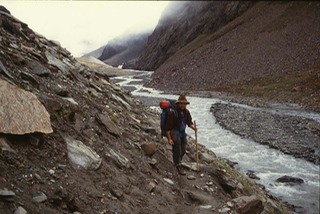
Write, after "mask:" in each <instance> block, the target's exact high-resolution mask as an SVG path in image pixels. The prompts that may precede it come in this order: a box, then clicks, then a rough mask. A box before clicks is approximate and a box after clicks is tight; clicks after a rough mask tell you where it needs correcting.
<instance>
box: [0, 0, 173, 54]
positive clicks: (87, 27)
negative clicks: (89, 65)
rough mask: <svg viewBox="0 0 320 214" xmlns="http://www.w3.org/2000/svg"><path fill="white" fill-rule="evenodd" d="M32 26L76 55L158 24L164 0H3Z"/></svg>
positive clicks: (0, 2)
mask: <svg viewBox="0 0 320 214" xmlns="http://www.w3.org/2000/svg"><path fill="white" fill-rule="evenodd" d="M0 4H1V5H4V6H5V7H6V8H7V9H8V10H10V12H11V14H12V15H14V16H15V17H17V18H18V19H20V20H21V21H23V22H25V23H27V24H28V25H29V27H30V28H31V29H33V30H34V31H36V32H38V33H40V34H42V35H44V36H46V37H47V38H48V39H51V40H56V41H59V42H60V43H61V45H62V46H63V47H65V48H67V49H68V50H69V51H71V53H72V54H73V55H74V56H81V55H82V54H84V53H87V52H90V51H92V50H94V49H96V48H99V47H101V46H102V45H105V44H107V42H108V41H109V40H111V39H113V38H114V37H117V36H119V35H121V34H123V33H125V32H126V33H128V32H131V31H132V32H134V31H136V32H139V31H144V30H146V29H153V28H155V26H156V24H157V22H158V20H159V17H160V15H161V12H162V11H163V9H164V8H165V6H166V5H167V4H168V2H164V1H0Z"/></svg>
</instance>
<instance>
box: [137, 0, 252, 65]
mask: <svg viewBox="0 0 320 214" xmlns="http://www.w3.org/2000/svg"><path fill="white" fill-rule="evenodd" d="M253 4H254V3H253V2H250V1H240V2H238V1H181V2H179V1H178V2H171V3H169V4H168V6H167V8H166V9H165V10H164V12H163V14H162V15H161V17H160V20H159V23H158V25H157V26H156V28H155V30H154V32H153V33H152V35H150V37H149V39H148V43H147V46H146V48H145V49H144V50H143V52H142V54H141V56H140V58H139V60H138V61H137V64H136V67H137V68H138V69H141V70H152V71H153V70H156V69H157V68H159V67H160V65H162V64H163V63H164V62H165V61H166V60H167V59H168V58H170V57H171V56H172V55H174V54H175V53H176V52H177V51H178V50H179V49H181V48H182V47H184V46H185V45H187V44H188V43H190V42H191V41H192V40H194V39H195V38H197V37H198V36H200V35H202V34H206V33H209V32H212V31H216V30H217V29H219V28H221V27H222V26H224V25H225V24H227V23H228V22H230V21H231V20H233V19H234V18H236V17H237V16H239V15H240V14H242V13H243V12H244V11H246V10H247V9H248V8H250V7H251V6H252V5H253Z"/></svg>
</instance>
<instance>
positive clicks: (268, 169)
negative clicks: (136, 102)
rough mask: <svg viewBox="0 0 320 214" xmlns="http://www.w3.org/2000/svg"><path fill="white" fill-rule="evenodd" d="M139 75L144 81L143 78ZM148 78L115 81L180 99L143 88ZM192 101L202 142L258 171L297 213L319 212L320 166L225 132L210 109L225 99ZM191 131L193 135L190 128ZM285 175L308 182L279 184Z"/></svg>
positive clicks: (277, 110)
mask: <svg viewBox="0 0 320 214" xmlns="http://www.w3.org/2000/svg"><path fill="white" fill-rule="evenodd" d="M139 75H140V76H141V79H139ZM146 75H147V73H146V72H140V74H138V75H128V76H119V77H114V78H113V79H114V80H115V81H116V82H117V84H118V85H120V86H122V87H131V88H133V87H134V88H133V90H132V92H131V93H132V94H133V95H134V96H138V97H148V98H156V99H157V100H158V101H160V99H162V98H169V99H177V97H178V96H177V95H172V94H164V93H162V92H161V91H157V90H154V89H152V88H145V87H143V86H142V78H145V76H146ZM158 101H157V102H158ZM188 101H189V102H190V105H188V109H189V110H190V112H191V114H192V116H193V119H194V120H196V121H197V126H198V141H199V143H201V144H202V145H204V146H206V147H207V148H208V149H210V150H212V151H213V152H214V153H215V154H216V155H218V156H220V157H224V158H227V159H229V160H231V161H234V162H237V163H238V165H237V169H238V170H239V171H240V172H242V173H244V174H245V173H246V172H247V171H248V170H252V171H254V172H256V173H255V174H256V175H257V176H258V177H259V178H260V180H257V181H256V182H257V183H260V184H262V185H263V186H265V187H266V189H267V190H268V191H269V192H270V193H271V194H272V195H274V196H276V197H278V198H280V199H282V200H283V201H286V202H288V203H290V204H293V205H295V206H297V207H301V208H298V209H297V210H296V212H297V213H308V214H318V213H319V188H320V184H319V170H320V169H319V166H318V165H315V164H313V163H310V162H308V161H305V160H303V159H297V158H294V157H292V156H290V155H286V154H284V153H282V152H280V151H278V150H275V149H271V148H269V147H267V146H264V145H260V144H258V143H256V142H254V141H252V140H250V139H246V138H241V137H240V136H238V135H236V134H233V133H232V132H230V131H228V130H226V129H223V128H222V127H221V126H220V125H219V124H218V123H216V119H215V117H214V115H213V114H212V113H211V112H210V107H211V105H212V104H214V103H217V102H222V103H224V102H226V101H224V100H221V99H214V98H200V97H192V96H188ZM233 104H234V105H239V106H242V107H244V108H252V109H255V110H264V111H269V112H272V113H274V114H281V115H295V116H299V117H305V118H310V119H313V120H315V121H318V122H320V114H319V113H312V112H304V111H298V110H294V109H285V108H281V107H279V106H278V107H274V108H270V109H267V108H263V109H262V108H261V109H259V108H256V107H251V106H247V105H242V104H237V103H233ZM153 108H157V106H153ZM187 132H189V133H190V134H192V133H193V132H192V131H191V130H190V129H189V130H187ZM319 143H320V142H319ZM284 175H289V176H293V177H299V178H302V179H303V180H304V183H303V184H299V185H295V186H288V185H285V184H281V183H277V182H275V180H276V179H277V178H279V177H281V176H284Z"/></svg>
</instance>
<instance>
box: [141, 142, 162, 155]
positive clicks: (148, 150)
mask: <svg viewBox="0 0 320 214" xmlns="http://www.w3.org/2000/svg"><path fill="white" fill-rule="evenodd" d="M157 147H158V146H157V144H156V143H144V144H142V145H141V149H142V150H143V152H144V153H145V154H146V155H147V156H152V155H153V154H154V153H155V152H156V151H157Z"/></svg>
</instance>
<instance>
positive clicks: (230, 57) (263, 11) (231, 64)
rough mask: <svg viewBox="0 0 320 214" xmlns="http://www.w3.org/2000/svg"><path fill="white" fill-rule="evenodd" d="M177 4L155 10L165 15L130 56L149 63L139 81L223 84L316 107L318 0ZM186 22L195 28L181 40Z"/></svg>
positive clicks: (174, 85) (176, 85)
mask: <svg viewBox="0 0 320 214" xmlns="http://www.w3.org/2000/svg"><path fill="white" fill-rule="evenodd" d="M177 4H178V3H177ZM181 4H182V5H183V4H185V5H186V6H185V7H182V9H179V11H178V12H176V13H177V14H181V15H180V16H177V17H176V16H169V17H166V16H165V15H163V17H162V19H163V20H170V21H166V22H165V21H160V22H159V24H158V26H157V27H156V29H155V31H154V32H153V34H152V35H151V36H150V37H149V41H148V45H147V47H146V48H145V49H144V51H143V53H142V54H141V56H140V58H139V61H138V62H137V67H138V68H140V69H143V70H155V72H154V74H153V76H152V80H151V82H150V83H148V84H147V86H151V87H155V88H159V89H162V90H216V91H227V92H231V93H235V94H242V95H246V96H247V95H248V96H260V97H267V98H268V99H274V100H276V101H281V102H296V103H299V104H301V105H303V106H306V107H310V108H311V109H314V110H320V104H319V103H320V98H319V97H320V90H319V89H320V79H319V78H320V74H319V72H320V69H319V68H320V58H319V55H320V42H319V35H320V24H319V20H320V13H319V10H320V4H319V3H318V2H257V3H255V4H253V5H252V4H250V3H244V2H224V3H221V2H210V3H209V2H207V3H202V4H200V3H199V5H200V6H199V7H200V8H201V5H207V7H206V10H205V11H202V10H200V9H199V10H196V9H193V10H191V9H189V8H190V7H191V6H188V5H193V4H194V5H197V4H198V3H197V2H190V3H181ZM242 4H245V6H243V7H242ZM249 6H250V7H249ZM226 8H229V9H228V10H227V9H226ZM230 8H231V9H230ZM185 10H188V11H189V10H190V12H185ZM191 11H194V13H192V12H191ZM206 11H212V15H213V14H215V17H219V18H212V17H210V16H206V14H207V13H206ZM221 11H224V12H221ZM225 11H231V13H225ZM240 11H241V12H242V13H240ZM190 13H191V14H192V15H191V14H190ZM210 14H211V13H210ZM228 14H232V16H229V15H228ZM195 17H201V18H198V19H197V18H195ZM206 17H207V18H206ZM217 20H225V21H223V22H220V21H217ZM192 22H195V23H193V24H191V23H192ZM188 23H190V25H188ZM201 23H206V24H207V25H208V26H210V24H211V25H212V26H215V27H211V28H209V27H207V28H204V27H198V26H203V24H201ZM219 23H221V24H219ZM190 28H193V29H194V30H195V31H198V32H199V34H197V35H196V36H194V37H190V40H187V38H188V35H189V33H188V32H189V31H190V30H189V31H186V30H185V29H190ZM202 29H208V30H206V31H203V30H202ZM182 32H183V33H182Z"/></svg>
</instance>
